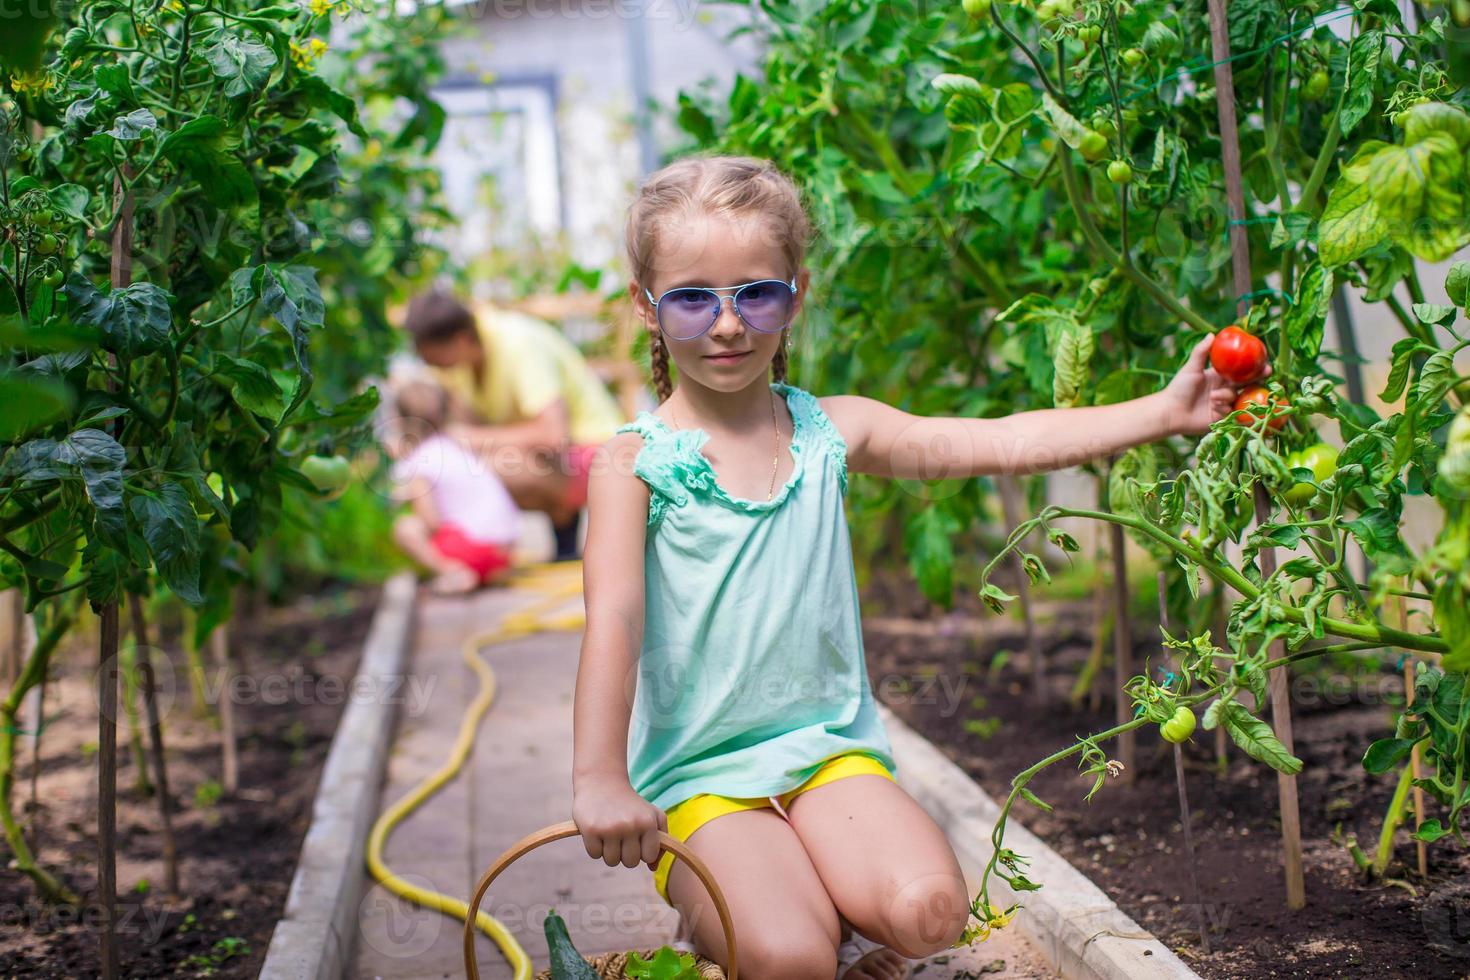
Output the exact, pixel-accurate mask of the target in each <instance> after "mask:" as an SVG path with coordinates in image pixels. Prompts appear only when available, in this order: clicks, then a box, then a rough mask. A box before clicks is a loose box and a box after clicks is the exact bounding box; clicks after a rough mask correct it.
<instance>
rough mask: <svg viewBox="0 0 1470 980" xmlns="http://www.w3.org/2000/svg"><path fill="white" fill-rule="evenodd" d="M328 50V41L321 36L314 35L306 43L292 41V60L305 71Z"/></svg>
mask: <svg viewBox="0 0 1470 980" xmlns="http://www.w3.org/2000/svg"><path fill="white" fill-rule="evenodd" d="M326 52H327V42H326V41H323V40H322V39H321V38H319V37H314V38H312V39H311V40H310V41H307V42H306V43H305V44H297V43H296V42H295V41H292V42H291V60H292V61H294V62H295V63H296V67H297V68H300V69H301V70H303V71H305V70H307V69H309V68H310V67H311V66H312V64H313V63H315V62H316V60H317V59H318V58H320V57H321V56H322V55H324V54H326Z"/></svg>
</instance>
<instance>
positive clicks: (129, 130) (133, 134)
mask: <svg viewBox="0 0 1470 980" xmlns="http://www.w3.org/2000/svg"><path fill="white" fill-rule="evenodd" d="M157 128H158V120H157V119H155V118H153V113H152V112H150V111H149V110H147V109H134V110H133V111H132V112H130V113H128V114H127V115H124V116H118V117H117V119H115V120H114V121H113V123H112V128H111V129H109V130H108V131H107V135H108V136H111V137H112V138H113V139H116V140H121V141H123V142H132V141H133V140H140V139H142V138H143V134H144V133H147V132H151V131H153V130H155V129H157Z"/></svg>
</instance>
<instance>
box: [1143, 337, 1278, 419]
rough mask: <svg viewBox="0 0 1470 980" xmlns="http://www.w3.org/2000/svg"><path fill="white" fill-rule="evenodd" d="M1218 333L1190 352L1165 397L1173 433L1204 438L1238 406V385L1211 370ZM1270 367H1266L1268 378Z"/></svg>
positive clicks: (1201, 340) (1164, 392)
mask: <svg viewBox="0 0 1470 980" xmlns="http://www.w3.org/2000/svg"><path fill="white" fill-rule="evenodd" d="M1214 342H1215V335H1214V334H1207V335H1206V336H1204V337H1202V338H1200V341H1199V343H1197V344H1195V345H1194V350H1192V351H1190V352H1189V360H1188V361H1186V362H1185V364H1184V367H1182V368H1180V369H1179V373H1178V374H1176V375H1174V379H1173V380H1172V381H1170V382H1169V385H1168V387H1167V388H1165V389H1164V391H1163V394H1164V397H1165V399H1166V403H1167V404H1168V406H1169V408H1168V412H1169V431H1171V432H1174V433H1177V434H1179V435H1201V434H1203V433H1205V432H1207V431H1209V428H1210V426H1211V425H1213V424H1214V423H1215V422H1218V421H1220V420H1221V419H1223V418H1224V417H1225V416H1226V415H1228V414H1229V413H1230V411H1231V410H1232V409H1233V408H1234V407H1235V396H1236V389H1235V385H1233V384H1231V383H1230V382H1229V381H1227V380H1225V379H1224V378H1222V377H1221V376H1220V373H1219V372H1218V371H1216V370H1215V369H1214V368H1212V367H1210V345H1211V344H1213V343H1214ZM1270 374H1271V368H1270V365H1267V367H1266V374H1265V375H1263V377H1268V376H1270Z"/></svg>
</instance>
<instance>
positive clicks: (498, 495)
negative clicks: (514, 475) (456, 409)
mask: <svg viewBox="0 0 1470 980" xmlns="http://www.w3.org/2000/svg"><path fill="white" fill-rule="evenodd" d="M390 477H391V478H392V480H393V481H394V482H395V483H398V484H399V485H406V484H407V483H408V482H409V481H410V480H413V479H414V478H419V479H422V480H423V481H424V482H425V483H427V484H428V485H429V495H430V499H431V500H432V501H433V503H434V509H435V510H436V511H438V512H439V519H440V520H441V521H443V522H444V523H446V524H454V525H456V526H458V527H459V528H460V530H462V531H464V533H465V534H466V535H468V536H469V537H471V538H473V539H475V540H476V541H489V542H493V543H496V544H509V543H512V542H514V541H515V540H516V538H517V537H518V536H519V534H520V526H521V522H520V509H519V508H518V507H516V503H515V501H514V500H512V499H511V496H510V491H508V490H507V489H506V488H505V484H504V483H503V482H501V479H500V477H499V475H497V474H496V472H495V470H494V469H493V468H492V467H491V466H490V465H489V464H488V463H486V462H485V461H484V460H482V459H480V458H479V457H478V456H476V455H475V454H474V453H472V452H470V451H469V450H468V449H466V448H464V447H463V446H461V445H460V444H459V443H458V442H455V441H454V440H453V439H451V438H449V437H448V436H444V435H441V434H439V433H435V434H434V435H431V436H429V437H428V438H427V439H425V440H424V441H423V442H422V443H420V444H419V446H418V448H417V449H415V450H414V451H413V452H411V453H409V454H408V455H407V456H405V457H404V458H403V459H401V460H399V461H398V462H396V463H394V464H393V467H392V470H391V472H390Z"/></svg>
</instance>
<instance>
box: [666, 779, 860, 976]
mask: <svg viewBox="0 0 1470 980" xmlns="http://www.w3.org/2000/svg"><path fill="white" fill-rule="evenodd" d="M813 792H815V791H813ZM687 843H688V844H689V846H690V848H692V849H693V850H694V852H695V853H696V854H698V855H699V857H700V858H701V859H702V860H703V861H704V862H705V863H706V864H708V865H709V869H710V872H711V873H712V874H713V875H714V877H715V881H717V882H718V883H719V886H720V890H721V891H722V892H723V893H724V895H725V901H726V902H727V903H728V905H729V908H730V915H731V916H732V918H733V919H734V923H735V944H736V953H737V955H738V956H739V957H740V974H741V976H742V977H745V976H749V977H750V978H751V980H814V978H826V977H832V976H835V975H836V973H837V944H838V942H839V927H838V920H837V910H836V908H835V907H834V906H833V904H832V899H831V897H830V896H829V895H828V894H827V890H826V888H825V887H823V885H822V880H821V879H820V878H819V877H818V876H817V871H816V868H814V867H813V866H812V862H811V859H810V858H808V857H807V854H806V850H805V849H804V848H803V847H802V843H801V840H800V839H799V838H798V837H797V836H796V832H795V831H794V830H793V829H792V827H791V825H790V824H789V823H787V822H786V820H785V819H784V818H782V816H781V815H780V814H779V813H777V812H776V811H775V810H774V809H771V808H769V807H767V808H765V809H760V810H741V811H739V812H736V813H727V814H724V815H722V816H719V817H716V818H715V819H713V820H711V821H710V822H709V823H706V824H704V825H703V826H701V827H700V828H699V829H698V830H696V831H695V832H694V833H693V834H691V835H690V836H689V840H688V842H687ZM668 887H669V899H670V900H671V901H672V902H673V904H674V906H675V907H676V908H678V909H679V911H680V913H681V914H682V915H683V916H684V921H685V923H686V927H692V932H693V934H694V945H695V948H697V949H698V950H699V952H701V953H703V954H704V955H705V956H708V957H709V958H710V959H712V960H714V961H715V962H716V963H719V964H720V965H721V966H722V967H728V966H729V958H728V953H727V951H726V949H725V935H724V931H723V929H722V927H721V925H720V916H719V913H717V912H716V911H715V905H714V902H713V901H712V900H711V899H710V897H709V893H708V892H707V891H705V887H704V885H703V883H701V882H700V880H699V879H698V878H697V877H695V874H694V872H693V871H690V870H689V866H688V865H687V864H685V863H684V862H683V861H675V862H674V865H673V868H672V869H671V870H670V872H669V885H668Z"/></svg>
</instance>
